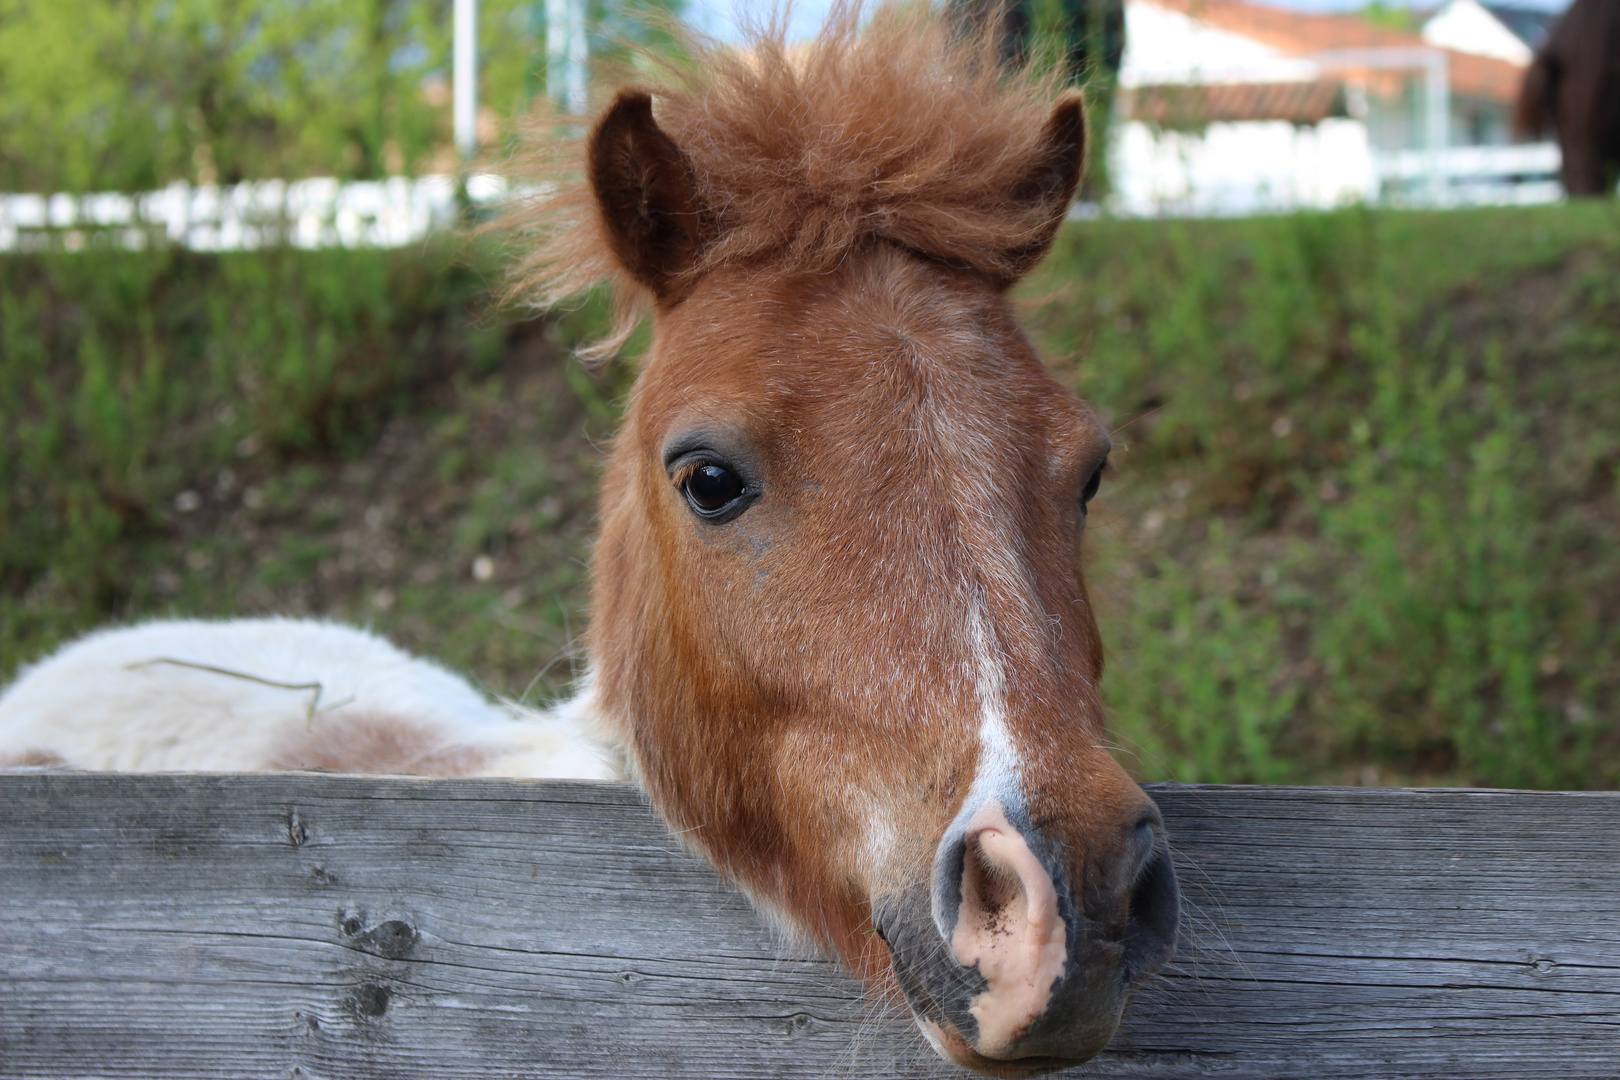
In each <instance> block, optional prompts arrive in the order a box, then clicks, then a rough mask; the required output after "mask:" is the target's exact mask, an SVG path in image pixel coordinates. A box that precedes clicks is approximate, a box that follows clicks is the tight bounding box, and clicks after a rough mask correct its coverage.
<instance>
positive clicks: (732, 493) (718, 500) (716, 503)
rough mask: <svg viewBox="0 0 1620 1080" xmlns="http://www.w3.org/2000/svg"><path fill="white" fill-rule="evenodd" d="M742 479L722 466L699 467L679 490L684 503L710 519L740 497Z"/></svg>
mask: <svg viewBox="0 0 1620 1080" xmlns="http://www.w3.org/2000/svg"><path fill="white" fill-rule="evenodd" d="M744 486H745V485H744V484H743V482H742V477H740V476H738V475H737V474H736V473H734V472H732V471H731V470H730V469H728V468H726V467H725V466H723V465H715V464H712V463H710V464H705V465H699V466H698V467H697V468H695V469H693V470H692V471H691V472H690V473H688V474H687V476H686V481H685V482H684V483H683V484H682V485H681V490H683V491H685V492H686V501H687V502H688V503H690V504H691V505H692V509H693V510H695V511H697V513H698V514H700V515H701V516H703V517H706V518H712V517H716V516H718V515H719V514H720V513H721V512H722V511H724V510H725V509H726V508H727V507H729V506H730V505H731V504H732V503H734V502H736V501H737V500H738V499H739V498H741V497H742V493H743V489H744Z"/></svg>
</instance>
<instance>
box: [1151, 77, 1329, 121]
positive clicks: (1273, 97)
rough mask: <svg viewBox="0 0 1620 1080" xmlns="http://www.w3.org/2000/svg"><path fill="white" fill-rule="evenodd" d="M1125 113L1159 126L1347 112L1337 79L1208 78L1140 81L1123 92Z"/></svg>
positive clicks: (1324, 116)
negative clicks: (1189, 82) (1210, 80)
mask: <svg viewBox="0 0 1620 1080" xmlns="http://www.w3.org/2000/svg"><path fill="white" fill-rule="evenodd" d="M1122 97H1123V104H1124V106H1125V111H1126V115H1128V116H1129V117H1130V118H1131V119H1132V120H1142V121H1145V122H1147V123H1150V124H1157V125H1158V126H1160V127H1164V128H1188V127H1199V126H1202V125H1203V124H1212V123H1222V122H1233V121H1241V120H1287V121H1288V122H1289V123H1293V124H1316V123H1320V122H1321V121H1323V120H1326V119H1327V118H1328V117H1330V116H1346V115H1348V113H1347V112H1346V111H1345V102H1344V84H1343V83H1342V82H1340V81H1338V80H1337V79H1321V80H1318V81H1316V82H1286V83H1210V84H1199V85H1191V86H1188V85H1165V86H1139V87H1136V88H1135V89H1133V90H1126V91H1122Z"/></svg>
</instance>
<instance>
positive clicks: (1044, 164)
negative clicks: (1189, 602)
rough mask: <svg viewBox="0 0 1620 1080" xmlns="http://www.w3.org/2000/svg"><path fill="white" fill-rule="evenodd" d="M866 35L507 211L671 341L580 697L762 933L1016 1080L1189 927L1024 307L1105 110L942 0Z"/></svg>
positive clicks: (1090, 468) (635, 128) (623, 487)
mask: <svg viewBox="0 0 1620 1080" xmlns="http://www.w3.org/2000/svg"><path fill="white" fill-rule="evenodd" d="M860 14H861V13H860V12H859V11H856V10H852V9H848V8H845V9H840V10H838V11H836V12H835V13H834V15H833V16H832V17H831V18H830V20H829V25H828V26H827V28H826V29H825V30H824V32H823V34H822V36H821V37H820V39H819V40H818V41H816V42H815V43H814V44H813V45H811V46H808V47H807V48H804V49H802V50H801V49H798V48H795V49H794V50H792V51H791V52H790V51H789V50H788V49H787V48H786V47H785V46H784V43H783V35H782V33H781V32H780V31H779V30H777V31H759V32H756V33H755V34H754V36H753V39H752V40H751V41H750V42H749V44H748V46H747V47H746V48H745V49H742V50H737V51H731V50H726V49H723V48H720V47H717V46H716V47H696V55H695V58H694V59H693V60H692V62H691V63H690V65H689V66H682V67H680V68H678V69H675V70H673V71H671V72H670V74H669V75H668V77H667V81H666V82H665V83H664V84H663V85H659V86H649V87H645V88H631V89H622V90H620V91H619V92H618V94H617V96H615V97H614V98H613V99H612V102H611V104H609V105H608V106H607V108H606V110H605V111H604V112H603V113H602V114H601V116H600V117H599V118H598V119H597V120H596V121H595V124H594V126H593V127H592V128H591V130H590V133H589V137H588V138H587V139H586V140H585V142H584V153H585V161H584V163H583V168H581V167H580V165H579V164H577V163H576V164H575V165H574V167H573V168H574V176H573V178H572V179H569V178H568V177H567V176H566V175H565V174H564V173H559V172H553V173H552V174H551V176H550V179H549V181H548V183H549V184H550V185H551V186H549V187H546V188H541V189H540V190H545V191H549V192H550V194H549V195H547V196H543V197H541V198H540V199H539V200H538V201H537V202H535V203H533V204H532V205H531V206H530V207H529V208H527V209H526V210H525V211H523V213H524V215H525V217H524V221H523V227H524V229H525V230H526V231H527V235H528V236H529V237H530V243H531V244H532V246H531V247H530V248H529V249H528V251H529V254H528V255H527V257H526V259H525V260H524V261H523V263H522V266H521V270H520V277H519V280H520V288H521V290H522V291H523V292H524V293H525V294H526V295H527V296H529V297H531V298H533V299H535V300H536V302H538V303H542V304H552V303H556V302H558V301H559V300H561V299H563V298H564V297H566V296H569V295H571V294H574V293H576V292H577V291H578V290H580V289H583V288H586V287H589V286H591V285H593V284H595V283H597V282H599V281H601V280H603V279H611V280H612V281H613V282H614V283H615V284H616V286H617V287H618V289H619V295H620V296H621V297H623V298H626V299H627V300H628V301H629V302H630V303H631V304H632V305H642V306H643V310H650V312H651V318H652V324H653V339H652V345H651V347H650V349H649V350H648V353H647V355H646V358H645V359H644V361H643V362H642V368H641V371H640V374H639V378H638V379H637V381H636V384H635V387H634V390H633V391H632V392H631V395H630V401H629V408H628V415H627V417H626V419H625V423H624V427H623V429H622V431H621V432H620V434H619V435H618V437H617V439H616V441H615V443H614V446H613V450H612V454H611V457H610V459H609V462H608V466H607V473H606V476H605V478H604V482H603V490H602V506H601V518H602V528H601V536H600V539H599V540H598V543H597V546H596V550H595V555H594V565H593V571H594V581H595V584H594V591H593V594H592V599H591V603H592V611H591V624H590V630H589V634H588V637H587V645H588V649H589V656H590V662H591V673H590V676H589V678H588V681H587V683H586V687H585V690H584V691H583V693H584V695H585V702H586V704H587V705H588V707H589V708H590V709H591V710H593V711H594V713H595V715H596V717H597V718H598V720H599V721H600V722H601V723H602V724H603V725H604V726H605V727H606V729H607V730H608V731H609V733H610V734H611V735H612V736H614V737H615V738H617V739H618V740H619V741H620V742H622V744H623V746H624V747H625V749H626V751H627V756H628V758H629V760H630V762H631V765H632V768H633V769H634V771H635V773H636V774H637V777H638V779H639V780H640V781H641V783H642V784H643V786H644V787H645V788H646V790H647V792H648V794H649V795H650V797H651V798H652V801H653V804H654V805H655V806H656V807H657V809H658V811H659V813H660V814H662V815H663V817H664V819H665V820H666V821H667V822H668V824H669V826H670V828H671V829H672V830H674V831H675V832H677V833H678V834H679V835H681V836H682V837H683V838H685V839H686V840H687V841H689V842H690V843H691V844H692V845H693V846H694V847H695V848H696V849H697V850H699V851H700V852H701V853H702V854H703V855H704V856H706V857H707V858H708V859H709V860H711V861H712V862H713V863H714V864H715V866H717V867H718V868H719V869H720V870H721V872H723V873H724V874H726V875H727V876H729V877H730V878H731V879H732V880H734V881H735V882H737V883H738V884H739V885H740V886H742V888H743V889H744V890H746V891H747V893H748V895H749V896H750V897H751V898H752V899H753V900H754V901H755V902H756V903H757V904H758V905H759V906H760V907H762V908H763V909H764V910H765V911H767V912H768V913H771V914H772V915H774V916H775V917H776V918H777V919H778V920H779V922H781V923H782V924H784V925H785V926H786V927H787V928H789V929H791V930H795V931H798V932H800V933H801V934H803V935H805V936H808V937H809V938H811V939H813V940H815V941H817V942H819V943H821V944H823V945H825V946H826V947H828V948H830V949H832V950H833V951H834V952H836V954H837V955H838V956H839V957H841V958H842V959H843V960H844V961H845V962H846V963H848V964H849V965H850V966H851V967H852V968H853V969H855V970H856V971H857V972H859V973H860V974H861V975H862V976H863V977H864V978H865V979H866V980H867V982H868V984H869V985H871V986H873V987H874V988H876V989H878V990H880V991H881V990H884V989H889V990H894V989H898V990H899V991H901V992H903V994H904V997H905V1000H906V1001H907V1003H908V1004H909V1006H910V1008H911V1010H912V1012H913V1014H914V1015H915V1017H916V1020H917V1023H918V1024H919V1026H920V1027H921V1029H922V1030H923V1032H924V1033H925V1034H926V1035H927V1037H928V1039H929V1040H930V1042H931V1043H932V1044H933V1045H934V1047H935V1048H936V1049H938V1050H939V1051H940V1052H941V1053H942V1054H944V1055H946V1056H947V1057H949V1058H950V1059H951V1060H953V1061H956V1062H959V1063H961V1064H963V1065H966V1066H969V1067H971V1068H974V1069H978V1070H980V1071H984V1072H989V1073H993V1074H996V1075H1025V1074H1027V1073H1031V1072H1036V1071H1041V1070H1045V1069H1050V1068H1055V1067H1061V1066H1064V1065H1069V1064H1073V1063H1075V1062H1078V1061H1083V1060H1085V1059H1087V1058H1089V1057H1091V1056H1092V1055H1094V1054H1096V1053H1097V1052H1098V1051H1099V1050H1101V1049H1102V1047H1103V1046H1104V1045H1105V1044H1106V1043H1107V1042H1108V1040H1109V1039H1110V1038H1111V1037H1112V1035H1113V1033H1114V1031H1115V1028H1116V1027H1117V1025H1118V1023H1119V1018H1120V1013H1121V1010H1122V1009H1123V1007H1124V1005H1125V1003H1126V1000H1127V998H1128V997H1129V995H1130V994H1131V992H1132V991H1133V990H1134V989H1135V988H1136V987H1137V986H1139V985H1140V984H1141V983H1142V982H1143V981H1144V980H1145V979H1147V978H1148V977H1149V976H1151V975H1152V974H1153V973H1154V972H1156V971H1157V970H1158V969H1159V968H1160V967H1162V966H1163V965H1164V963H1165V962H1166V961H1167V960H1168V959H1169V957H1170V955H1171V952H1172V950H1173V949H1174V947H1175V938H1176V927H1177V911H1178V900H1177V890H1176V880H1175V874H1174V871H1173V870H1172V868H1171V862H1170V858H1169V855H1168V853H1167V849H1166V844H1165V839H1164V836H1163V829H1162V825H1161V823H1160V817H1159V813H1158V810H1157V808H1156V807H1155V806H1154V804H1153V802H1152V801H1151V800H1150V799H1149V798H1148V797H1147V796H1146V795H1145V794H1144V793H1143V792H1142V790H1141V789H1140V788H1139V787H1138V786H1137V785H1136V784H1134V783H1132V782H1131V780H1130V779H1129V777H1128V776H1127V775H1126V774H1125V772H1124V770H1123V769H1121V768H1120V767H1119V765H1118V764H1117V763H1115V762H1114V760H1113V759H1112V758H1111V757H1110V755H1109V753H1108V751H1107V749H1106V748H1105V745H1104V735H1103V710H1102V705H1101V703H1100V701H1099V699H1098V692H1097V681H1098V679H1099V677H1100V676H1101V674H1102V656H1103V654H1102V645H1101V643H1100V641H1099V639H1098V634H1097V627H1096V623H1095V621H1094V620H1093V617H1092V610H1091V605H1090V603H1089V602H1088V600H1087V597H1086V589H1085V584H1084V580H1083V577H1082V574H1081V571H1080V566H1079V556H1080V550H1081V535H1082V533H1083V531H1084V528H1085V523H1086V504H1087V502H1088V500H1089V499H1090V498H1091V496H1092V495H1094V494H1095V493H1096V490H1097V484H1098V478H1099V474H1100V473H1101V471H1102V469H1103V465H1104V462H1105V460H1106V458H1107V455H1108V450H1109V439H1108V434H1107V432H1106V431H1105V430H1104V429H1103V427H1102V425H1101V424H1100V423H1099V422H1098V421H1097V418H1096V417H1095V416H1094V415H1093V414H1092V412H1091V410H1090V409H1088V408H1087V407H1086V406H1085V405H1084V404H1082V403H1081V402H1080V401H1078V400H1076V399H1075V398H1074V397H1072V396H1071V395H1070V394H1069V393H1067V392H1066V391H1065V390H1064V389H1063V388H1062V387H1061V386H1060V385H1059V384H1058V383H1057V382H1056V381H1055V380H1054V379H1053V378H1052V376H1051V375H1050V374H1048V373H1047V371H1046V370H1045V369H1044V368H1043V367H1042V365H1041V363H1040V360H1039V359H1038V358H1037V357H1036V355H1035V352H1034V350H1033V349H1032V348H1031V346H1030V344H1029V342H1028V340H1027V339H1026V338H1025V336H1024V334H1023V333H1022V332H1021V331H1020V329H1019V327H1018V325H1017V323H1016V322H1015V321H1014V318H1013V315H1012V312H1011V311H1010V309H1009V305H1008V301H1007V295H1006V294H1007V290H1008V288H1009V287H1010V286H1011V285H1012V284H1013V283H1014V282H1016V281H1017V280H1018V279H1019V278H1020V277H1021V276H1022V275H1024V274H1025V273H1027V272H1028V271H1029V270H1030V269H1031V268H1032V267H1034V266H1035V264H1036V263H1037V262H1038V261H1039V260H1040V259H1041V257H1042V256H1043V255H1044V253H1045V252H1046V250H1047V247H1048V246H1049V244H1050V243H1051V241H1052V238H1053V236H1054V234H1055V233H1056V232H1057V229H1058V226H1059V224H1060V223H1061V222H1062V221H1063V219H1064V216H1065V212H1066V210H1067V207H1068V205H1069V201H1070V198H1071V197H1072V195H1073V193H1074V190H1075V185H1076V183H1077V182H1078V180H1079V177H1080V172H1081V166H1082V162H1083V157H1084V141H1085V125H1084V117H1083V113H1082V107H1081V102H1080V100H1079V98H1078V96H1077V95H1073V94H1063V93H1062V92H1061V91H1060V88H1059V87H1058V86H1056V85H1055V84H1054V83H1052V82H1050V81H1044V80H1043V79H1042V78H1040V77H1037V76H1035V75H1032V74H1029V73H1027V72H1014V73H1012V74H1008V73H1006V72H1005V71H1003V70H1001V69H1000V68H999V66H998V63H997V48H996V47H995V45H994V43H977V42H970V41H966V40H962V39H961V38H958V37H955V36H953V34H952V33H951V31H950V29H949V26H948V24H946V23H945V22H943V21H941V20H940V19H939V18H938V17H936V16H933V15H930V14H928V13H927V10H926V6H924V5H912V6H908V7H903V8H902V7H885V8H881V9H879V10H877V11H876V12H875V13H874V14H873V16H872V18H871V19H870V23H869V25H868V26H867V27H866V28H865V29H864V30H858V29H857V23H858V17H859V16H860ZM581 174H582V175H581ZM633 317H634V316H633V313H632V314H628V315H627V318H626V322H625V323H624V324H623V327H621V334H622V333H623V332H624V327H627V326H628V325H629V324H630V320H631V319H632V318H633Z"/></svg>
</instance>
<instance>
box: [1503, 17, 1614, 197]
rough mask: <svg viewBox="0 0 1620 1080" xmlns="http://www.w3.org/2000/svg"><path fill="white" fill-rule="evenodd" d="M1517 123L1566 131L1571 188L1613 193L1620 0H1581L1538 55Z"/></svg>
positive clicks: (1529, 130)
mask: <svg viewBox="0 0 1620 1080" xmlns="http://www.w3.org/2000/svg"><path fill="white" fill-rule="evenodd" d="M1514 127H1515V128H1516V129H1517V130H1518V132H1519V133H1520V134H1521V135H1527V136H1532V137H1540V136H1543V135H1545V134H1547V132H1548V131H1549V129H1550V130H1551V131H1553V132H1555V133H1556V134H1557V136H1558V147H1559V149H1560V150H1561V151H1562V153H1563V165H1562V166H1561V168H1560V170H1559V179H1560V180H1562V181H1563V183H1564V190H1565V191H1567V192H1569V194H1571V195H1608V194H1612V193H1613V192H1614V189H1615V183H1616V181H1617V180H1620V0H1575V2H1574V3H1573V4H1571V5H1570V7H1569V10H1568V11H1566V12H1564V14H1563V17H1562V18H1560V19H1559V20H1558V22H1557V23H1556V24H1555V25H1554V26H1553V28H1552V33H1551V34H1549V35H1548V37H1547V42H1546V44H1544V45H1543V46H1542V47H1541V48H1540V49H1539V50H1538V51H1537V52H1536V56H1535V59H1534V60H1532V61H1531V63H1530V67H1529V70H1527V71H1526V72H1525V74H1524V85H1523V86H1522V87H1521V88H1520V90H1519V103H1518V109H1517V111H1516V113H1515V116H1514Z"/></svg>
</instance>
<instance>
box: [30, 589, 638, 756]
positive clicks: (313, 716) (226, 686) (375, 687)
mask: <svg viewBox="0 0 1620 1080" xmlns="http://www.w3.org/2000/svg"><path fill="white" fill-rule="evenodd" d="M210 669H212V670H210ZM272 684H280V685H272ZM361 714H373V715H388V716H398V717H401V718H404V719H408V720H409V721H411V722H412V723H414V724H417V725H420V726H422V727H427V728H431V729H433V730H435V731H438V732H442V733H443V735H444V740H445V745H446V746H458V747H473V748H477V749H484V750H488V751H491V753H492V758H491V760H490V761H489V763H488V764H487V765H486V766H485V767H484V768H483V769H482V770H480V771H481V772H482V774H484V775H491V776H546V777H575V778H586V779H599V778H608V777H611V776H612V770H611V769H610V768H609V767H608V765H607V763H606V757H605V755H604V754H603V753H602V752H601V751H600V750H599V749H598V748H597V746H596V744H595V742H594V740H593V738H592V735H591V732H590V726H589V717H588V715H587V710H582V709H579V708H575V709H573V710H569V709H567V708H560V709H557V710H555V711H552V712H540V711H536V710H532V709H526V708H523V707H521V706H517V705H514V704H511V703H505V702H500V703H496V702H491V701H489V700H488V699H487V698H485V696H484V695H483V694H481V693H479V692H478V691H477V690H476V689H474V688H473V687H472V685H471V684H469V683H468V682H467V681H466V680H465V679H462V678H460V677H459V676H456V675H453V674H451V673H450V672H449V671H446V670H445V669H444V668H442V667H440V666H438V665H437V664H433V663H430V662H428V661H426V660H421V659H418V658H416V657H412V656H410V655H409V654H407V653H405V652H403V651H401V650H400V649H398V648H396V647H395V646H393V645H391V644H390V643H388V642H387V641H385V640H383V639H382V638H380V637H378V636H376V635H375V634H370V633H367V632H365V631H362V630H358V629H355V628H353V627H349V626H342V625H339V624H336V623H328V622H317V621H314V620H309V619H284V618H273V619H234V620H228V621H224V622H205V621H200V620H174V621H159V622H150V623H143V624H140V625H136V626H129V627H121V628H112V629H106V630H100V631H97V632H95V633H93V634H90V635H89V636H88V637H85V638H81V639H80V640H78V641H75V642H72V643H71V644H69V645H66V646H64V647H63V648H62V649H60V650H58V651H57V652H55V653H53V654H52V655H50V656H48V657H46V658H45V659H44V660H42V661H40V662H39V663H37V664H35V665H34V666H32V667H30V668H27V669H25V670H24V671H22V672H21V673H20V674H19V676H18V677H17V679H16V681H15V682H14V683H13V684H12V685H11V686H10V687H9V688H8V689H7V690H6V691H5V693H4V694H0V757H4V756H12V755H15V756H21V755H23V754H26V753H28V752H31V751H33V752H44V753H48V754H53V755H55V756H57V757H59V758H61V759H63V760H64V761H66V762H67V763H68V764H69V765H70V766H72V767H75V768H85V769H97V770H118V771H126V772H134V771H140V772H170V771H211V772H214V771H217V772H244V771H258V770H261V769H264V768H265V767H266V762H268V761H270V760H272V759H273V758H274V757H276V755H277V752H278V742H279V741H284V740H286V739H287V737H288V733H289V732H296V731H297V730H299V729H300V726H302V727H303V728H306V729H307V728H308V727H309V726H310V725H315V724H320V723H322V722H330V721H331V720H332V719H334V718H341V717H344V716H345V715H347V716H356V715H361Z"/></svg>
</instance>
